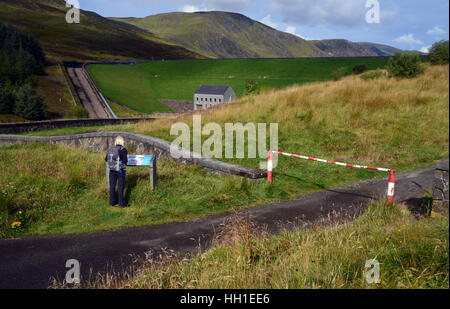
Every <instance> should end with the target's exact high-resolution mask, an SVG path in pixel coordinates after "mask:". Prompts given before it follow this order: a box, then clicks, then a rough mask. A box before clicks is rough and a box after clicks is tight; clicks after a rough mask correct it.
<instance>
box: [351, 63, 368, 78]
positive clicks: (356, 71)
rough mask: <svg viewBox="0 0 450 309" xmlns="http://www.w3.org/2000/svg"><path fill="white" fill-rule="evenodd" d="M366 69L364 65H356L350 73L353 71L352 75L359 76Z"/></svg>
mask: <svg viewBox="0 0 450 309" xmlns="http://www.w3.org/2000/svg"><path fill="white" fill-rule="evenodd" d="M368 69H369V68H368V67H367V65H365V64H357V65H355V67H354V68H353V70H352V71H353V74H355V75H359V74H362V73H364V72H366V71H367V70H368Z"/></svg>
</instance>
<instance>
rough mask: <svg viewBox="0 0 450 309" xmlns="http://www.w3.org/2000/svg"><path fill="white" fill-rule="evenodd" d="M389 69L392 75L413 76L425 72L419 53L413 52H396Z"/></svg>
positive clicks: (390, 61)
mask: <svg viewBox="0 0 450 309" xmlns="http://www.w3.org/2000/svg"><path fill="white" fill-rule="evenodd" d="M387 69H388V72H389V76H391V77H406V78H413V77H416V76H418V75H420V74H423V73H424V72H425V69H424V67H423V66H422V63H421V61H420V56H419V54H417V53H411V52H396V53H395V56H394V57H393V58H391V59H390V60H389V64H388V68H387Z"/></svg>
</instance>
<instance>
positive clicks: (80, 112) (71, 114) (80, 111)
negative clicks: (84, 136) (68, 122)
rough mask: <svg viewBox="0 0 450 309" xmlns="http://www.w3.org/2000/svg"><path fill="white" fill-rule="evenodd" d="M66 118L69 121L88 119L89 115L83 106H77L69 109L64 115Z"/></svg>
mask: <svg viewBox="0 0 450 309" xmlns="http://www.w3.org/2000/svg"><path fill="white" fill-rule="evenodd" d="M66 117H67V118H70V119H83V118H89V113H88V111H87V110H86V109H85V108H84V107H83V106H80V105H77V106H72V107H71V108H70V110H69V111H68V112H67V114H66Z"/></svg>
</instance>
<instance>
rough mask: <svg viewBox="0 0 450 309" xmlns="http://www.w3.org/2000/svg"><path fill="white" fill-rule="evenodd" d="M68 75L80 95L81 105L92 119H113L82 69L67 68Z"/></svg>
mask: <svg viewBox="0 0 450 309" xmlns="http://www.w3.org/2000/svg"><path fill="white" fill-rule="evenodd" d="M67 73H68V74H69V78H70V80H71V81H72V84H73V86H74V87H75V90H76V92H77V94H78V97H79V99H80V101H81V104H83V106H84V107H85V108H86V110H87V111H88V113H89V117H90V118H95V119H99V118H102V119H103V118H111V117H110V116H109V114H108V113H107V112H106V110H105V107H104V105H103V102H102V101H101V99H100V98H99V96H98V95H97V93H96V91H95V90H94V89H93V88H92V87H91V85H90V84H89V82H88V80H87V78H86V76H85V73H84V72H83V68H82V67H67Z"/></svg>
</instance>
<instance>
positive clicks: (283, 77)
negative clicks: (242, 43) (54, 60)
mask: <svg viewBox="0 0 450 309" xmlns="http://www.w3.org/2000/svg"><path fill="white" fill-rule="evenodd" d="M387 62H388V58H352V59H326V58H324V59H261V60H199V61H197V60H193V61H190V60H188V61H165V62H146V63H141V64H138V65H134V66H119V65H91V66H89V72H90V73H91V74H92V76H93V77H94V79H95V80H96V81H97V83H98V85H99V87H100V88H101V90H102V91H103V93H104V94H105V95H106V96H107V97H108V98H110V99H112V100H114V101H116V102H119V103H120V104H122V105H125V106H128V107H131V108H133V109H135V110H138V111H141V112H145V113H153V112H168V111H170V109H169V108H168V107H167V106H165V105H164V104H162V103H161V102H160V100H186V101H192V100H193V96H194V92H195V90H197V88H198V87H199V86H200V85H202V84H203V85H229V86H231V87H233V89H234V91H236V94H237V95H238V97H242V96H243V95H245V82H246V81H247V80H250V79H254V80H257V81H258V83H259V84H260V86H261V88H262V90H263V91H265V90H266V91H267V90H269V89H282V88H285V87H287V86H290V85H294V84H305V83H311V82H318V81H327V80H331V79H332V73H333V72H334V71H335V70H336V69H338V68H341V67H344V68H346V70H347V73H348V74H350V73H351V72H352V69H353V67H354V66H355V65H357V64H366V65H367V66H368V67H369V68H370V69H376V68H382V67H384V66H385V65H386V64H387Z"/></svg>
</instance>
